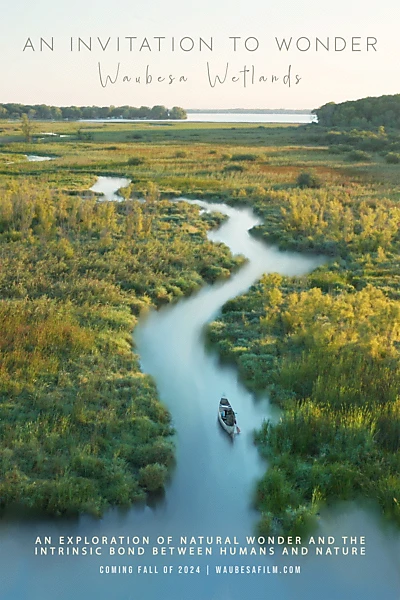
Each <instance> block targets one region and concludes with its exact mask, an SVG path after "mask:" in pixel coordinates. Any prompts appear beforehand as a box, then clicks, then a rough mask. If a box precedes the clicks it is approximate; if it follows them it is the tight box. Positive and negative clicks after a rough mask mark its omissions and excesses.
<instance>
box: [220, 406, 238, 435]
mask: <svg viewBox="0 0 400 600" xmlns="http://www.w3.org/2000/svg"><path fill="white" fill-rule="evenodd" d="M218 421H219V422H220V425H221V427H222V429H225V431H226V432H227V433H229V435H234V433H235V432H236V417H235V413H234V411H233V408H232V406H231V404H230V402H229V400H228V398H225V397H222V398H221V400H220V401H219V406H218Z"/></svg>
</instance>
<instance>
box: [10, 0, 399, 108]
mask: <svg viewBox="0 0 400 600" xmlns="http://www.w3.org/2000/svg"><path fill="white" fill-rule="evenodd" d="M397 15H398V4H397V0H382V1H381V2H375V1H372V0H336V1H335V2H333V1H329V2H326V0H319V1H317V0H303V2H301V3H300V2H299V1H298V0H279V1H275V2H271V1H270V0H248V1H243V0H239V1H237V2H235V3H234V2H232V0H202V2H197V3H196V4H194V5H190V4H189V3H188V2H187V1H183V0H168V1H165V0H149V1H148V2H147V3H145V2H143V1H140V2H137V1H134V0H113V1H110V0H97V1H96V2H87V0H68V1H67V0H58V1H57V2H55V1H54V0H36V1H35V2H28V0H13V2H11V3H8V5H7V10H6V11H3V14H2V18H1V22H0V57H1V58H0V103H7V102H17V103H22V104H41V103H43V104H54V105H59V106H61V105H62V106H66V105H77V106H82V105H101V106H106V105H116V106H119V105H130V106H141V105H145V106H153V105H155V104H164V105H166V106H169V107H171V106H182V107H184V108H238V107H239V108H270V109H271V108H289V109H290V108H295V109H307V108H310V109H312V108H316V107H318V106H321V105H322V104H325V103H326V102H330V101H333V102H343V101H346V100H353V99H357V98H362V97H365V96H379V95H382V94H396V93H400V77H399V75H400V61H399V57H400V52H399V50H400V37H399V36H398V33H397V30H396V29H397V26H398V25H397ZM234 37H236V38H237V39H236V40H233V39H232V38H234ZM40 38H42V39H43V40H45V41H46V42H47V44H48V45H50V46H52V48H53V50H50V49H49V47H48V46H46V44H44V43H43V44H42V48H41V47H40ZM71 38H72V48H71ZM78 38H81V39H82V40H83V42H84V43H85V44H86V45H90V40H91V44H92V47H91V51H89V50H88V49H87V48H86V47H85V46H84V45H83V44H81V48H80V50H79V49H78ZM118 38H119V41H118ZM128 38H130V39H128ZM157 38H163V39H157ZM200 38H202V39H203V40H204V42H206V44H207V45H208V46H212V50H210V49H208V48H207V46H206V44H205V43H203V44H202V45H201V42H200ZM316 38H319V40H320V41H321V42H322V43H323V44H324V45H325V46H326V45H327V44H328V40H329V51H327V50H325V49H324V48H323V46H322V44H321V43H320V44H319V45H318V49H316V43H317V42H316ZM335 38H337V39H336V44H337V51H335ZM283 39H285V40H286V43H289V40H290V39H291V43H290V48H289V50H285V49H282V50H279V45H280V44H281V43H282V40H283ZM297 40H299V41H298V42H297ZM375 40H376V42H375ZM352 43H353V46H352ZM118 44H119V50H118ZM234 44H236V49H235V47H234ZM344 45H345V47H344ZM181 46H182V47H181ZM192 46H193V49H191V48H192ZM308 46H309V49H307V48H308ZM102 47H103V48H104V49H102ZM343 48H344V49H343ZM375 49H376V50H375ZM107 76H109V77H107ZM217 76H218V77H219V81H218V80H217ZM159 79H160V80H159Z"/></svg>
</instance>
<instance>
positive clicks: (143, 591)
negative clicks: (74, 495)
mask: <svg viewBox="0 0 400 600" xmlns="http://www.w3.org/2000/svg"><path fill="white" fill-rule="evenodd" d="M109 179H111V178H109ZM111 183H112V182H110V180H108V182H107V186H106V188H105V189H104V190H102V189H99V186H98V187H97V189H96V191H106V192H107V194H111V193H115V191H116V188H115V186H116V185H117V184H119V180H118V181H117V182H116V181H114V190H113V191H112V190H111V187H112V186H111ZM191 202H195V203H197V204H199V205H200V206H201V207H202V209H204V210H207V211H212V210H217V211H219V212H221V213H224V214H226V215H227V216H228V217H229V219H228V220H227V221H226V222H225V223H224V224H223V225H222V226H221V227H220V228H219V229H218V230H217V231H213V232H210V234H209V238H210V239H211V240H213V241H215V242H223V243H225V244H227V245H228V246H229V247H230V249H231V251H232V252H233V253H234V254H237V253H241V254H244V255H245V256H246V257H247V258H248V262H247V263H246V264H245V265H244V266H243V267H242V268H241V269H240V270H239V271H238V272H237V273H235V274H234V275H233V276H232V277H231V278H230V279H228V280H226V281H222V282H219V283H217V284H215V285H213V286H205V287H204V288H202V289H201V290H200V291H199V292H198V293H196V294H195V295H193V296H191V297H190V298H187V299H182V300H180V301H179V302H178V303H176V304H174V305H172V306H166V307H164V308H162V309H161V310H159V311H150V312H149V313H148V314H147V315H146V316H144V317H143V318H141V320H140V321H139V324H138V326H137V328H136V329H135V333H134V341H135V344H136V349H137V352H138V353H139V355H140V360H141V365H142V370H143V371H144V372H146V373H149V374H151V375H152V376H153V377H154V379H155V381H156V383H157V388H158V392H159V395H160V398H161V400H162V401H163V402H164V403H165V404H166V405H167V406H168V408H169V410H170V412H171V414H172V417H173V423H174V426H175V428H176V432H177V434H176V445H177V464H176V468H175V470H174V472H173V474H172V477H171V481H170V483H169V485H168V487H167V490H166V492H165V494H164V495H163V496H162V497H158V498H154V499H153V500H152V501H151V502H149V503H148V504H147V505H146V506H134V507H133V508H131V509H129V510H120V509H113V510H110V511H108V512H107V513H106V514H105V515H104V517H103V518H102V519H101V520H95V519H93V518H91V517H88V516H82V517H80V518H79V519H74V520H50V519H40V520H34V519H31V520H29V521H27V520H26V519H25V520H21V519H20V518H19V516H18V515H14V516H10V517H7V518H3V519H2V520H1V521H0V541H1V544H0V561H1V565H2V573H3V574H4V575H6V579H5V581H3V582H2V590H1V592H0V597H1V598H2V599H3V598H4V599H5V600H20V599H21V600H22V599H24V600H25V599H26V598H29V600H39V599H40V600H43V599H44V598H51V597H53V596H55V595H56V596H57V598H58V599H60V600H67V599H68V600H69V599H71V598H74V600H89V599H92V598H93V599H96V600H97V599H99V600H106V599H109V598H116V599H118V600H122V599H124V600H125V599H126V600H131V599H132V600H133V599H136V598H142V599H143V600H156V599H159V598H165V599H166V600H211V599H212V600H214V599H215V600H230V599H232V600H239V599H242V598H253V599H256V600H258V599H260V600H261V599H265V598H268V597H269V596H271V597H274V598H276V599H280V600H306V599H307V600H308V599H309V598H320V599H321V600H339V599H340V600H342V599H346V598H349V599H350V598H351V599H352V600H358V599H360V600H361V599H363V600H372V599H375V598H377V597H379V598H381V599H382V600H398V598H399V595H400V594H399V592H400V569H399V550H400V536H399V535H398V532H397V531H396V530H395V529H394V528H393V527H391V526H389V525H385V524H384V523H382V521H381V520H380V519H379V517H378V516H377V515H376V514H375V512H374V511H373V509H371V508H370V507H369V508H368V509H365V508H361V507H357V506H355V505H354V504H347V505H345V504H343V505H341V506H340V507H338V508H337V509H336V510H330V511H327V512H326V514H323V515H322V516H321V519H320V527H319V531H318V532H317V535H318V534H319V535H325V536H334V537H335V538H336V544H335V545H338V546H341V545H342V544H341V543H340V542H339V540H340V538H341V536H365V538H366V541H367V552H366V556H363V557H360V556H354V557H351V556H325V557H323V556H317V557H316V556H315V553H312V552H310V553H309V554H308V555H307V556H289V557H282V556H281V552H280V550H281V549H280V548H279V546H278V545H277V544H275V549H276V551H275V555H274V556H243V555H242V556H240V555H239V553H238V552H239V551H238V547H239V545H240V546H246V544H245V540H246V536H250V535H252V534H253V533H254V528H255V524H256V522H257V518H258V514H257V513H256V512H255V511H254V510H253V508H252V505H251V498H252V494H253V490H254V485H255V483H256V481H257V478H258V477H260V476H261V474H262V473H263V470H264V469H265V464H264V463H263V461H261V459H260V458H259V455H258V453H257V450H256V448H255V446H254V444H253V441H252V434H253V430H254V429H255V428H258V427H259V426H260V425H261V423H262V421H263V419H264V418H268V417H270V416H273V415H274V408H273V407H271V406H270V404H269V402H268V399H267V398H266V397H264V398H258V399H256V398H255V397H254V396H253V394H251V393H250V392H249V391H248V390H246V388H245V387H244V386H243V384H242V383H241V382H240V381H239V379H238V375H237V370H236V369H235V367H233V366H231V365H225V364H224V365H221V363H220V362H219V360H218V357H217V355H216V354H215V352H212V351H208V350H207V349H206V346H205V343H204V327H205V326H206V324H207V323H208V322H209V321H210V320H212V319H213V318H214V317H215V316H216V315H217V314H218V312H219V310H220V309H221V307H222V305H223V304H224V303H225V302H226V301H227V300H228V299H230V298H233V297H235V296H237V295H238V294H240V293H243V292H245V291H246V290H247V289H248V288H249V287H250V286H251V285H252V283H254V282H255V281H257V279H259V278H260V277H261V275H262V274H263V273H268V272H279V273H281V274H285V275H301V274H304V273H307V272H309V271H311V270H312V269H314V268H315V267H316V266H318V265H319V264H321V263H322V262H323V258H322V257H315V256H310V255H301V254H298V253H292V252H281V251H279V250H278V249H277V248H276V247H274V246H268V245H266V244H264V243H262V242H261V241H259V240H257V239H255V238H253V237H252V236H251V235H250V234H249V231H248V230H249V229H250V228H251V227H253V226H254V225H256V224H257V223H258V222H259V220H258V218H257V217H256V216H255V215H254V213H253V212H252V211H251V210H250V209H248V208H232V207H229V206H227V205H225V204H209V203H207V202H203V201H191ZM222 393H225V394H226V395H227V396H228V398H229V399H230V400H231V402H232V405H233V407H234V409H235V410H236V411H237V419H238V423H239V426H240V428H241V431H242V433H241V434H240V435H238V436H236V437H235V439H234V440H233V441H232V440H231V439H230V438H229V437H228V436H227V434H226V433H225V432H223V431H222V429H221V428H220V426H219V424H218V423H217V405H218V400H219V397H220V395H221V394H222ZM38 535H40V536H44V535H47V536H52V538H53V539H54V540H56V539H57V538H58V537H59V536H82V537H84V536H87V537H88V538H89V539H91V538H92V537H93V536H100V537H101V536H108V537H111V536H139V537H141V536H150V538H151V540H152V544H151V545H154V543H153V542H154V541H155V540H157V538H158V537H159V536H162V537H164V538H167V536H171V537H172V542H171V544H170V546H169V547H168V545H167V543H161V544H160V546H165V547H167V550H166V552H167V554H166V555H165V556H161V555H160V554H158V555H157V556H154V555H152V554H151V552H150V549H149V548H146V546H145V548H146V552H145V554H144V555H143V556H141V557H140V556H126V555H125V556H109V555H108V551H107V553H106V552H104V553H103V555H102V556H86V557H74V556H61V557H58V556H54V557H51V556H50V557H49V556H47V557H35V556H34V552H33V548H34V540H35V537H36V536H38ZM180 536H188V538H189V537H190V536H196V537H197V536H209V537H213V538H214V542H215V541H216V536H221V537H222V538H225V537H229V538H230V539H231V541H232V544H231V545H230V547H231V548H232V549H233V550H234V549H235V546H236V545H235V544H234V539H235V538H236V539H237V540H238V542H239V544H238V545H237V549H236V550H237V554H234V555H230V550H229V547H228V554H227V555H220V548H219V546H218V544H215V543H214V544H213V546H212V548H213V554H212V556H206V555H205V551H204V548H205V547H206V544H204V545H203V552H204V553H203V555H199V556H197V555H194V556H188V555H187V554H186V555H185V556H182V555H181V556H179V555H178V553H177V550H176V548H177V546H179V545H180V544H179V540H180ZM55 545H57V544H55ZM156 545H157V544H156ZM170 547H174V549H175V550H174V551H173V554H170ZM197 547H198V546H197ZM130 565H131V566H132V567H133V573H132V574H129V573H127V574H114V575H112V574H110V575H105V574H104V575H101V574H100V573H99V569H100V567H101V566H121V567H123V566H128V567H129V566H130ZM137 565H142V566H147V567H150V568H151V571H152V573H149V574H137V571H136V568H137ZM218 565H227V566H232V567H233V568H235V567H237V568H240V567H244V568H246V567H247V566H253V565H254V566H256V567H258V566H262V567H264V566H265V567H268V566H269V568H270V570H271V572H270V573H268V572H266V573H260V574H257V575H250V574H234V573H233V574H227V575H223V574H216V572H215V569H216V566H218ZM164 566H167V567H168V568H169V567H171V568H172V569H173V573H172V574H163V567H164ZM179 566H184V567H185V566H186V567H189V569H190V566H193V567H194V568H196V567H199V570H200V573H196V572H194V573H192V574H191V573H185V572H184V571H183V572H182V573H179ZM274 566H276V567H278V571H283V570H284V568H285V567H296V566H300V567H301V573H300V574H291V575H289V574H288V575H284V574H283V573H281V574H279V573H278V574H275V573H273V572H272V568H273V567H274ZM155 571H158V573H157V572H155Z"/></svg>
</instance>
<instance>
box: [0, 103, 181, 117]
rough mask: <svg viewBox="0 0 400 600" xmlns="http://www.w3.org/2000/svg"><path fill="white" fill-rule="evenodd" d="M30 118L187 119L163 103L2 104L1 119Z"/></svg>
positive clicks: (176, 109) (178, 111)
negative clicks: (144, 104)
mask: <svg viewBox="0 0 400 600" xmlns="http://www.w3.org/2000/svg"><path fill="white" fill-rule="evenodd" d="M23 114H26V115H28V117H29V118H30V119H37V120H51V121H60V120H63V119H67V120H69V121H77V120H78V119H186V118H187V115H186V112H185V110H184V109H183V108H180V107H179V106H174V107H173V108H171V109H170V108H166V107H165V106H162V105H156V106H153V107H152V108H150V107H149V106H141V107H140V108H135V107H134V106H48V105H47V104H34V105H30V104H0V119H20V118H21V117H22V115H23Z"/></svg>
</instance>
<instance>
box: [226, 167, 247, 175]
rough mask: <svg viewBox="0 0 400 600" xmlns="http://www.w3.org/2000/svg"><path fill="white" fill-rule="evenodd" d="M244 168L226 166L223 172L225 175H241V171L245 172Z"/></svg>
mask: <svg viewBox="0 0 400 600" xmlns="http://www.w3.org/2000/svg"><path fill="white" fill-rule="evenodd" d="M245 170H246V169H245V167H244V166H243V165H227V166H226V167H225V168H224V172H225V173H235V172H236V173H242V172H243V171H245Z"/></svg>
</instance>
